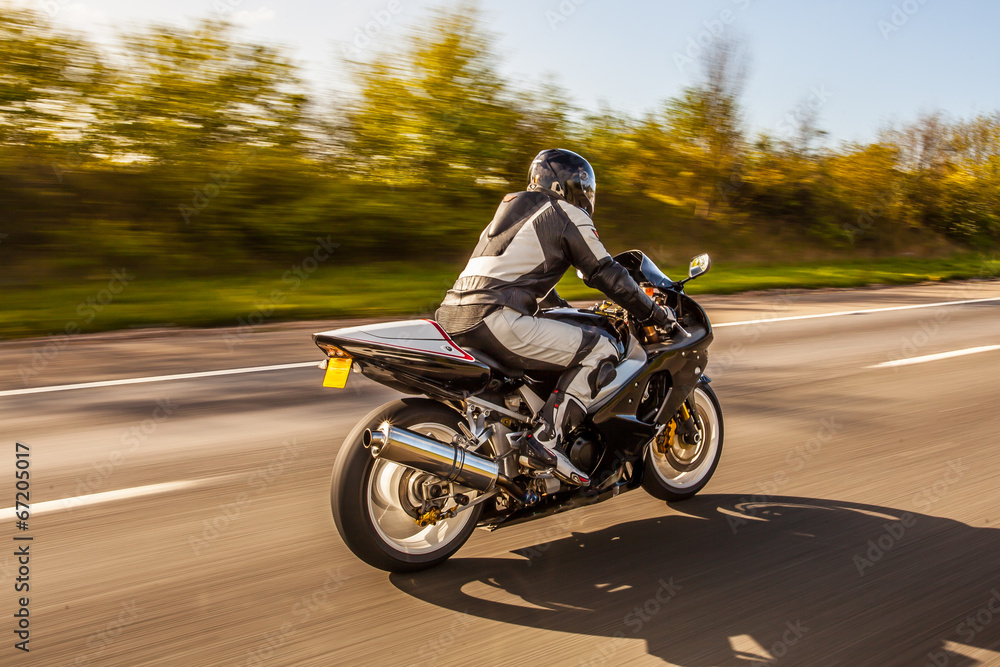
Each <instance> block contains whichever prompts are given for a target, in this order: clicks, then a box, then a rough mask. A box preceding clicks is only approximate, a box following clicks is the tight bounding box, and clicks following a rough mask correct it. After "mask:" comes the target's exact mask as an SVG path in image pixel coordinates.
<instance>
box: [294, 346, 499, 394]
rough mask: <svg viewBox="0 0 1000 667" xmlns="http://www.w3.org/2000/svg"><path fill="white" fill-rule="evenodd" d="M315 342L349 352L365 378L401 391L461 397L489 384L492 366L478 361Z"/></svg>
mask: <svg viewBox="0 0 1000 667" xmlns="http://www.w3.org/2000/svg"><path fill="white" fill-rule="evenodd" d="M313 339H314V340H315V341H316V344H317V345H318V346H320V347H321V348H322V347H323V346H324V345H326V346H335V347H338V348H340V349H341V350H343V351H344V352H347V353H348V354H350V355H351V356H352V357H353V358H354V360H355V361H356V362H357V363H358V365H359V366H360V367H361V372H362V373H363V374H364V375H365V376H366V377H368V378H370V379H372V380H375V381H376V382H380V383H382V384H385V385H388V386H390V387H393V388H394V389H398V390H400V391H406V390H407V389H411V390H413V391H412V392H410V393H430V394H433V395H443V396H461V394H462V392H466V393H474V392H478V391H481V390H482V389H484V388H485V387H486V385H487V383H488V382H489V380H490V368H489V366H487V365H486V364H484V363H481V362H479V361H466V360H463V359H455V358H449V357H443V356H438V355H432V354H426V353H423V352H420V351H410V350H403V349H400V348H398V347H391V346H382V345H378V344H376V343H371V342H364V343H361V342H358V341H353V340H348V339H345V338H339V337H337V336H332V335H329V334H314V335H313Z"/></svg>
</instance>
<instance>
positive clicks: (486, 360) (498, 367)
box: [462, 347, 524, 380]
mask: <svg viewBox="0 0 1000 667" xmlns="http://www.w3.org/2000/svg"><path fill="white" fill-rule="evenodd" d="M462 349H463V350H465V351H466V352H468V353H469V354H471V355H472V356H473V357H475V359H476V361H478V362H480V363H482V364H486V365H487V366H489V367H490V368H491V369H492V370H494V371H496V372H497V373H500V374H501V375H504V376H506V377H509V378H513V379H518V380H519V379H521V378H523V377H524V371H523V370H521V369H519V368H512V367H510V366H507V365H505V364H502V363H500V362H499V361H497V360H496V359H494V358H493V357H491V356H490V355H488V354H486V353H485V352H483V351H481V350H476V349H473V348H471V347H463V348H462Z"/></svg>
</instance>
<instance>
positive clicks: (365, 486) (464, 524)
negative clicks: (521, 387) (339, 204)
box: [330, 398, 482, 572]
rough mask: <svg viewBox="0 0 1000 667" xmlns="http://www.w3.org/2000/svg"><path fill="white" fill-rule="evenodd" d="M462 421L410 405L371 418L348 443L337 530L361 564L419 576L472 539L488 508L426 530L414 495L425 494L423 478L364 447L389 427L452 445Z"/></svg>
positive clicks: (336, 472) (447, 412)
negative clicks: (371, 435)
mask: <svg viewBox="0 0 1000 667" xmlns="http://www.w3.org/2000/svg"><path fill="white" fill-rule="evenodd" d="M461 419H462V417H461V416H460V415H459V414H458V413H457V412H455V411H454V410H452V409H450V408H448V407H447V406H445V405H442V404H441V403H438V402H436V401H431V400H428V399H413V398H409V399H403V400H399V401H394V402H392V403H388V404H386V405H384V406H382V407H380V408H378V409H377V410H375V411H373V412H371V413H370V414H369V415H368V416H366V417H365V418H364V419H362V420H361V421H360V422H359V423H358V424H357V425H356V426H355V427H354V429H353V430H352V431H351V433H350V434H349V435H348V436H347V438H346V439H345V440H344V444H343V445H342V447H341V450H340V454H339V455H338V456H337V462H336V464H335V465H334V468H333V479H332V483H331V488H330V505H331V509H332V510H333V518H334V521H335V522H336V524H337V530H338V531H339V532H340V536H341V538H343V540H344V543H345V544H347V547H348V548H349V549H350V550H351V551H352V552H354V555H355V556H357V557H358V558H360V559H361V560H363V561H365V562H366V563H368V564H369V565H371V566H372V567H376V568H378V569H380V570H387V571H389V572H413V571H416V570H423V569H426V568H430V567H434V566H435V565H438V564H440V563H442V562H444V561H445V560H447V559H448V558H449V557H451V555H452V554H454V553H455V552H456V551H458V549H459V548H460V547H461V546H462V545H463V544H465V542H466V540H468V539H469V536H470V535H471V534H472V531H473V530H474V529H475V527H476V522H477V521H478V520H479V515H480V513H481V512H482V505H476V506H475V507H471V508H469V509H467V510H464V511H462V512H459V513H458V514H457V515H456V516H454V517H452V518H450V519H445V520H443V521H438V522H437V524H435V525H433V526H425V527H422V528H421V527H420V526H418V525H417V523H416V521H415V519H414V515H413V512H414V500H413V495H412V494H413V493H417V492H419V489H420V488H423V485H421V484H418V483H417V481H416V479H415V476H417V475H424V473H419V472H417V471H414V470H413V469H411V468H406V467H404V466H400V465H397V464H395V463H392V462H391V461H385V460H380V459H376V458H374V457H373V456H372V454H371V451H370V450H369V449H368V448H366V447H365V446H364V444H363V443H362V436H363V435H364V432H365V431H366V430H368V429H372V430H374V429H377V428H378V427H379V426H380V425H381V424H382V423H383V422H385V421H389V422H390V423H392V424H393V425H394V426H399V427H402V428H407V429H411V430H414V431H417V432H418V433H421V434H422V435H426V436H429V437H433V438H435V439H438V440H441V441H443V442H451V438H452V437H454V436H455V435H457V434H458V433H459V427H458V424H459V422H460V421H461ZM424 477H428V476H426V475H424ZM473 493H474V492H473Z"/></svg>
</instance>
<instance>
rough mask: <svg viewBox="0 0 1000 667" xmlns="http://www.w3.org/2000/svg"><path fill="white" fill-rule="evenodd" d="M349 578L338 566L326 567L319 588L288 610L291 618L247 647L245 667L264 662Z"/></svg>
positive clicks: (326, 602)
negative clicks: (251, 646) (324, 576)
mask: <svg viewBox="0 0 1000 667" xmlns="http://www.w3.org/2000/svg"><path fill="white" fill-rule="evenodd" d="M349 579H350V577H349V576H345V575H343V574H341V568H339V567H338V568H337V569H336V571H335V570H333V568H330V569H328V570H327V571H326V579H325V580H324V581H323V584H322V585H321V586H320V587H319V588H317V589H316V590H314V591H313V592H312V593H310V594H308V595H303V596H302V597H301V598H299V599H298V600H296V601H295V604H293V605H292V609H291V611H290V612H289V614H290V616H291V618H286V619H285V621H283V622H282V624H281V625H280V626H278V627H277V628H276V629H274V630H271V631H270V632H265V633H264V634H263V635H261V636H260V637H259V638H258V639H257V641H256V642H255V643H254V645H253V648H250V649H247V659H246V662H244V663H243V664H244V665H246V667H254V665H262V664H264V662H266V661H267V660H268V659H270V658H271V657H272V656H273V655H274V652H275V651H277V650H278V649H279V648H281V647H282V646H284V645H285V642H287V641H288V639H289V638H290V637H291V636H292V635H294V634H295V633H296V632H297V629H298V628H297V626H299V625H301V624H302V623H305V622H307V621H308V620H309V619H310V618H312V615H313V614H314V613H316V612H318V611H319V610H320V609H322V608H323V607H324V606H326V605H327V604H329V602H330V596H331V595H333V594H335V593H337V592H338V591H339V590H340V589H341V588H343V587H344V586H345V585H346V582H347V581H348V580H349Z"/></svg>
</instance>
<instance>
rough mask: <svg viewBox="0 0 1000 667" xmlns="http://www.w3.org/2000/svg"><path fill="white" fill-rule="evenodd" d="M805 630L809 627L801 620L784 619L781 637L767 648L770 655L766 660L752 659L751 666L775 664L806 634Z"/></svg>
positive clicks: (765, 666) (760, 666) (761, 666)
mask: <svg viewBox="0 0 1000 667" xmlns="http://www.w3.org/2000/svg"><path fill="white" fill-rule="evenodd" d="M807 632H809V628H807V627H806V626H805V625H803V623H802V621H801V620H798V619H796V620H795V621H794V622H792V621H785V631H784V632H783V633H782V634H781V639H779V640H778V641H776V642H774V643H773V644H771V648H770V649H769V650H768V652H769V653H770V654H771V657H770V658H768V659H766V660H754V661H753V662H751V663H750V664H751V665H752V667H767V666H768V665H775V664H777V663H778V661H779V660H781V659H782V658H784V657H785V656H786V655H788V652H789V650H790V649H791V648H792V647H793V646H795V645H796V644H798V643H799V642H800V641H801V640H802V638H803V637H805V636H806V633H807Z"/></svg>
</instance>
